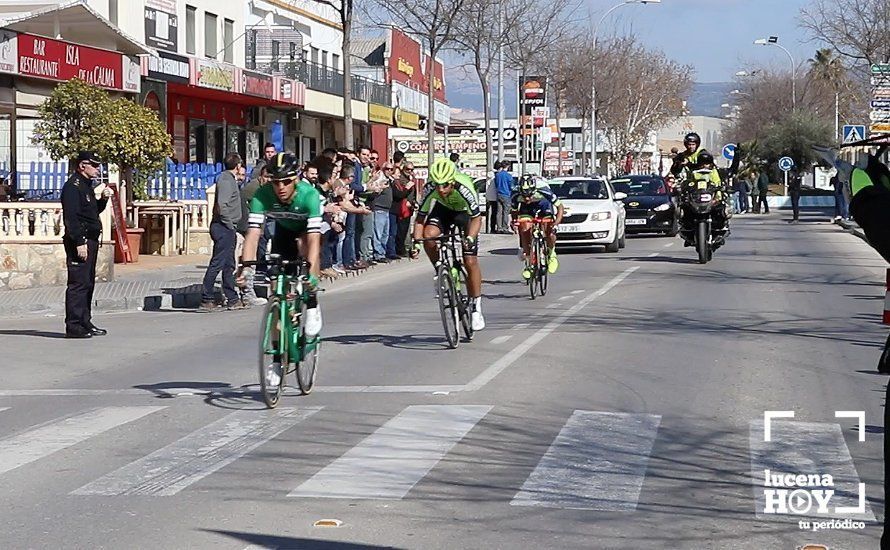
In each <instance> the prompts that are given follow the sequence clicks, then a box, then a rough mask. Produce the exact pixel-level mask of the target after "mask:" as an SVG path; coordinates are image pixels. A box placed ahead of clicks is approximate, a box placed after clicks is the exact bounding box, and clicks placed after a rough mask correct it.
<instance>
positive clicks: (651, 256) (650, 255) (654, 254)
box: [649, 252, 658, 258]
mask: <svg viewBox="0 0 890 550" xmlns="http://www.w3.org/2000/svg"><path fill="white" fill-rule="evenodd" d="M656 256H658V252H653V253H652V254H649V257H650V258H654V257H656Z"/></svg>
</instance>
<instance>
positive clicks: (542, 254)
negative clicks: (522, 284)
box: [538, 236, 550, 296]
mask: <svg viewBox="0 0 890 550" xmlns="http://www.w3.org/2000/svg"><path fill="white" fill-rule="evenodd" d="M538 251H539V254H538V294H540V295H541V296H544V295H545V294H547V276H548V275H549V273H550V272H549V271H548V267H549V266H548V265H547V264H548V263H549V262H550V256H549V254H550V252H549V250H548V249H547V245H546V244H545V243H544V239H543V237H541V236H538Z"/></svg>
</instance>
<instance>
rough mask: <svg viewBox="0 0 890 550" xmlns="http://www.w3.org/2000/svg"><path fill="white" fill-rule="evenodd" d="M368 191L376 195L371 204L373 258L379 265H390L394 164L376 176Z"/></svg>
mask: <svg viewBox="0 0 890 550" xmlns="http://www.w3.org/2000/svg"><path fill="white" fill-rule="evenodd" d="M368 189H370V190H371V191H373V193H374V194H373V195H372V196H371V197H372V198H371V200H370V203H369V205H370V207H371V210H372V211H373V216H374V236H373V239H372V246H373V256H372V258H373V259H374V261H375V262H378V263H384V264H385V263H389V261H390V260H389V259H387V257H386V256H387V254H386V242H387V241H388V240H389V209H390V208H391V207H392V164H389V163H387V164H386V165H384V168H382V169H381V170H378V171H377V172H376V173H375V174H374V176H373V179H372V181H370V182H369V183H368Z"/></svg>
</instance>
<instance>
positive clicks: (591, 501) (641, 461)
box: [510, 411, 661, 512]
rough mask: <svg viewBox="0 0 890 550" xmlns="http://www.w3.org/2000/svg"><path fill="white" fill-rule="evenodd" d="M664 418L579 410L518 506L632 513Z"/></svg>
mask: <svg viewBox="0 0 890 550" xmlns="http://www.w3.org/2000/svg"><path fill="white" fill-rule="evenodd" d="M660 422H661V416H658V415H653V414H627V413H611V412H592V411H575V412H574V413H573V414H572V416H571V418H569V420H568V421H567V422H566V424H565V426H563V428H562V430H560V432H559V435H558V436H556V439H555V440H554V441H553V443H552V444H551V445H550V448H549V449H547V453H546V454H545V455H544V457H543V458H541V461H540V462H539V463H538V465H537V467H536V468H535V469H534V471H533V472H532V473H531V475H530V476H529V477H528V479H526V481H525V483H524V484H523V485H522V490H521V491H519V492H518V493H516V496H515V497H513V500H512V501H511V502H510V504H512V505H514V506H543V507H547V508H571V509H575V510H608V511H616V512H622V511H623V512H626V511H633V510H635V509H636V507H637V502H638V501H639V498H640V491H641V489H642V487H643V480H644V479H645V477H646V468H647V465H648V462H649V455H650V454H651V452H652V445H653V443H654V442H655V437H656V434H657V433H658V426H659V424H660Z"/></svg>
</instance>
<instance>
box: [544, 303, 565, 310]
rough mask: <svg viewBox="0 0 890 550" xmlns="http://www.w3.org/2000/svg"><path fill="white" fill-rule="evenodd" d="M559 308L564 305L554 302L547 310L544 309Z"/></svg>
mask: <svg viewBox="0 0 890 550" xmlns="http://www.w3.org/2000/svg"><path fill="white" fill-rule="evenodd" d="M558 307H562V304H560V303H557V302H554V303H552V304H549V305H548V306H547V307H546V308H544V309H556V308H558Z"/></svg>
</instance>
